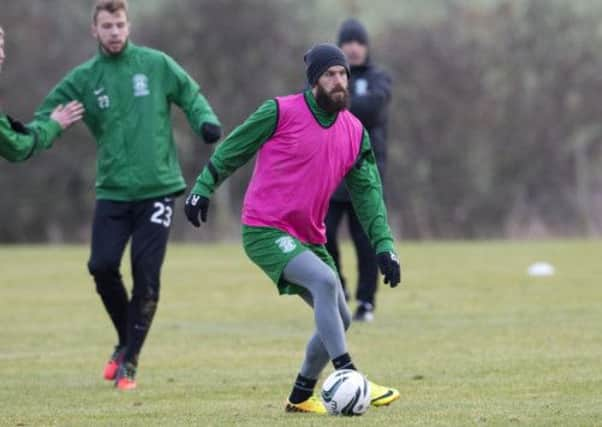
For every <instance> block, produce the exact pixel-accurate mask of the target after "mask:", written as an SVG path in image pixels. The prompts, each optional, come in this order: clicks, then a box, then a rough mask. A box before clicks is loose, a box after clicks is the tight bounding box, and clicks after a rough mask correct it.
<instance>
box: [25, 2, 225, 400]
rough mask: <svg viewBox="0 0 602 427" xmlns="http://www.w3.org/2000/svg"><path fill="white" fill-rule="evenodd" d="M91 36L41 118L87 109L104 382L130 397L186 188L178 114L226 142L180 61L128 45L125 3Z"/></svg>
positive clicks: (103, 5)
mask: <svg viewBox="0 0 602 427" xmlns="http://www.w3.org/2000/svg"><path fill="white" fill-rule="evenodd" d="M92 30H93V34H94V37H95V38H96V40H97V41H98V43H99V50H98V53H97V54H96V55H95V56H94V57H93V58H92V59H90V60H89V61H87V62H85V63H84V64H82V65H80V66H78V67H76V68H75V69H74V70H72V71H71V72H70V73H69V74H67V76H66V77H65V78H64V79H63V80H62V81H61V82H60V83H59V84H58V85H57V86H56V87H55V88H54V89H53V90H52V92H51V93H50V94H49V95H48V97H47V98H46V100H45V101H44V102H43V104H42V105H41V107H40V108H39V110H38V113H37V116H36V117H38V118H44V117H47V115H48V114H49V113H50V108H51V106H52V105H56V104H60V103H63V102H64V100H66V99H77V100H79V101H80V102H82V103H83V104H84V107H85V109H86V114H85V115H84V123H85V124H86V125H87V127H88V128H89V129H90V131H91V133H92V135H93V136H94V138H95V140H96V143H97V164H96V169H97V171H96V197H97V202H96V210H95V215H94V224H93V230H92V253H91V256H90V261H89V263H88V269H89V271H90V274H91V275H92V276H93V277H94V280H95V282H96V290H97V292H98V294H99V295H100V297H101V299H102V302H103V304H104V306H105V308H106V310H107V312H108V314H109V316H110V317H111V320H112V322H113V325H114V326H115V329H116V330H117V334H118V338H119V342H118V344H117V346H116V348H115V351H114V353H113V356H112V357H111V359H110V360H109V362H108V363H107V365H106V366H105V371H104V377H105V379H107V380H114V381H115V385H116V386H117V387H118V388H119V389H123V390H127V389H132V388H135V387H136V381H135V374H136V369H137V366H138V356H139V353H140V350H141V348H142V345H143V343H144V340H145V338H146V336H147V333H148V331H149V328H150V326H151V322H152V319H153V317H154V314H155V311H156V308H157V302H158V300H159V288H160V282H159V280H160V272H161V266H162V264H163V260H164V256H165V250H166V245H167V240H168V236H169V229H170V225H171V222H172V215H173V213H174V211H173V205H174V197H175V196H178V195H180V194H182V193H183V191H184V189H185V187H186V185H185V183H184V179H183V177H182V172H181V170H180V165H179V162H178V157H177V152H176V146H175V143H174V137H173V132H172V122H171V119H170V110H171V106H172V104H176V105H177V106H178V107H180V108H181V109H182V110H183V111H184V113H185V114H186V116H187V118H188V122H189V123H190V126H191V128H192V129H193V131H194V132H196V133H197V134H198V135H199V136H201V137H202V138H203V139H204V140H205V141H206V142H208V143H213V142H216V141H217V140H218V139H219V138H220V136H221V125H220V123H219V121H218V119H217V117H216V115H215V114H214V112H213V110H212V109H211V107H210V105H209V103H208V102H207V100H206V99H205V97H204V96H203V95H202V94H201V92H200V89H199V86H198V84H197V83H196V82H195V81H194V80H193V79H192V78H191V77H190V76H189V75H188V74H187V73H186V72H185V71H184V70H183V69H182V68H181V67H180V66H179V65H178V64H177V63H176V62H175V61H174V60H173V59H171V58H170V57H169V56H167V55H166V54H164V53H162V52H159V51H156V50H153V49H149V48H145V47H140V46H136V45H134V44H133V43H132V42H130V41H129V32H130V24H129V21H128V15H127V3H126V1H125V0H97V1H96V5H95V8H94V16H93V26H92ZM130 238H131V263H132V274H133V282H134V284H133V291H132V295H131V299H128V295H127V293H126V289H125V287H124V284H123V281H122V278H121V274H120V271H119V266H120V263H121V258H122V256H123V252H124V249H125V246H126V244H127V242H128V240H130Z"/></svg>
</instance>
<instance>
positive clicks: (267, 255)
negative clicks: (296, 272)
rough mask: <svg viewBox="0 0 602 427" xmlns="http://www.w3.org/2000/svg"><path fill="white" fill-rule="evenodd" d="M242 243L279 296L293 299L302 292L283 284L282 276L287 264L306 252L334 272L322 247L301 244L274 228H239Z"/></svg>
mask: <svg viewBox="0 0 602 427" xmlns="http://www.w3.org/2000/svg"><path fill="white" fill-rule="evenodd" d="M242 242H243V246H244V248H245V252H246V254H247V256H248V257H249V258H250V259H251V261H253V262H254V263H255V264H257V266H258V267H259V268H261V269H262V270H263V271H264V273H265V274H267V275H268V276H269V278H270V279H272V281H273V282H274V283H275V284H276V286H278V292H279V293H280V294H281V295H282V294H288V295H296V294H299V293H301V292H302V291H303V289H304V288H302V287H301V286H298V285H295V284H294V283H291V282H288V281H286V280H285V279H284V277H282V276H283V272H284V269H285V268H286V266H287V265H288V263H289V262H290V261H291V260H292V259H293V258H295V257H296V256H297V255H299V254H301V253H303V252H305V251H307V250H310V251H312V252H313V253H314V254H316V255H317V256H318V257H319V258H320V259H321V260H322V261H324V262H325V263H326V265H328V266H329V267H330V268H332V269H333V271H335V273H336V271H337V269H336V267H335V264H334V260H333V259H332V257H331V256H330V254H329V253H328V251H327V250H326V247H325V246H324V245H311V244H308V243H302V242H301V241H299V240H298V239H297V238H295V237H293V236H291V235H290V234H287V233H285V232H284V231H280V230H278V229H275V228H269V227H250V226H248V225H243V228H242Z"/></svg>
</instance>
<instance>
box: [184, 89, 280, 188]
mask: <svg viewBox="0 0 602 427" xmlns="http://www.w3.org/2000/svg"><path fill="white" fill-rule="evenodd" d="M277 124H278V104H277V103H276V101H275V100H273V99H271V100H268V101H266V102H264V103H263V104H262V105H261V106H260V107H259V108H258V109H257V111H255V112H254V113H253V114H252V115H251V116H250V117H249V118H248V119H247V120H246V121H245V122H244V123H243V124H242V125H240V126H239V127H237V128H236V129H234V131H232V133H231V134H230V135H228V137H227V138H226V139H225V140H224V141H223V142H222V143H221V144H220V145H218V147H217V149H216V150H215V153H213V155H212V156H211V159H210V160H209V163H208V164H207V166H205V167H204V168H203V171H202V172H201V174H200V175H199V177H198V178H197V180H196V184H195V185H194V188H193V189H192V192H193V193H195V194H200V195H202V196H205V197H211V195H212V194H213V192H214V191H215V190H216V188H217V187H218V186H219V185H220V184H221V183H222V182H224V181H225V180H226V178H228V177H229V176H230V175H232V174H233V173H234V172H235V171H236V170H237V169H238V168H240V167H241V166H243V165H244V164H245V163H247V162H248V161H249V160H250V159H251V158H252V157H253V156H254V155H255V153H257V151H259V149H260V148H261V146H262V145H263V143H264V142H266V141H267V140H268V139H269V138H270V137H271V136H272V134H273V133H274V130H275V129H276V125H277Z"/></svg>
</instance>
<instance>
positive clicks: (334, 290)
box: [319, 270, 341, 302]
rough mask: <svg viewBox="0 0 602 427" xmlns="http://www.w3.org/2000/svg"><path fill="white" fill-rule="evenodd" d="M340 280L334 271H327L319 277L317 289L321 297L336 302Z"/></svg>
mask: <svg viewBox="0 0 602 427" xmlns="http://www.w3.org/2000/svg"><path fill="white" fill-rule="evenodd" d="M340 287H341V282H340V281H339V279H338V277H337V275H336V274H335V272H334V271H330V270H329V271H328V273H327V274H324V276H323V277H322V278H321V280H320V283H319V291H320V293H321V295H322V297H323V298H326V299H328V300H333V301H335V302H336V300H337V296H338V293H339V291H340V290H339V288H340Z"/></svg>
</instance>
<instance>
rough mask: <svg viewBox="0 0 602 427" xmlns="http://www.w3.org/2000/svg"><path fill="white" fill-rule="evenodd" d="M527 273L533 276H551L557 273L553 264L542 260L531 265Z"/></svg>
mask: <svg viewBox="0 0 602 427" xmlns="http://www.w3.org/2000/svg"><path fill="white" fill-rule="evenodd" d="M527 273H528V274H529V276H532V277H549V276H553V275H554V274H555V273H556V269H555V268H554V266H553V265H552V264H550V263H548V262H543V261H540V262H536V263H535V264H532V265H530V266H529V268H528V270H527Z"/></svg>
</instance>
